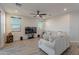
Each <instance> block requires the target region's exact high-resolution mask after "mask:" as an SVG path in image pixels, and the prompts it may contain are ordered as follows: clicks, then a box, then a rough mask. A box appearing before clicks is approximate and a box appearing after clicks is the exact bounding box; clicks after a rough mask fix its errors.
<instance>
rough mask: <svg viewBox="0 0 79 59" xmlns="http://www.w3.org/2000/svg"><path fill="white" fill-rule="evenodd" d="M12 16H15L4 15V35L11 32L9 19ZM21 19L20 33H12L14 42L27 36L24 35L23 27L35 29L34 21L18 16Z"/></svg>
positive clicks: (35, 23)
mask: <svg viewBox="0 0 79 59" xmlns="http://www.w3.org/2000/svg"><path fill="white" fill-rule="evenodd" d="M12 16H16V15H11V14H6V35H7V34H8V33H9V32H11V25H10V22H11V18H10V17H12ZM20 17H21V18H22V19H21V31H20V32H12V33H13V35H14V41H15V40H19V39H20V36H21V35H22V36H24V37H26V36H27V35H25V27H28V26H30V27H37V22H36V19H31V18H27V17H25V16H20Z"/></svg>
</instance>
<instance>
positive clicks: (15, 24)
mask: <svg viewBox="0 0 79 59" xmlns="http://www.w3.org/2000/svg"><path fill="white" fill-rule="evenodd" d="M11 29H12V31H15V32H17V31H21V18H20V17H11Z"/></svg>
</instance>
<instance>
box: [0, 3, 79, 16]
mask: <svg viewBox="0 0 79 59" xmlns="http://www.w3.org/2000/svg"><path fill="white" fill-rule="evenodd" d="M0 5H1V6H2V7H3V9H4V10H5V12H7V13H10V14H16V15H23V16H29V17H33V16H32V15H31V13H35V11H36V10H39V11H41V13H46V14H48V15H47V16H55V15H59V14H63V13H66V12H69V11H76V10H79V4H78V3H22V6H21V7H18V6H16V4H15V3H2V4H0ZM64 8H67V11H64ZM16 10H18V12H17V13H16V12H15V11H16Z"/></svg>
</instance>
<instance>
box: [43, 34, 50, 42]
mask: <svg viewBox="0 0 79 59" xmlns="http://www.w3.org/2000/svg"><path fill="white" fill-rule="evenodd" d="M43 39H44V40H47V41H49V36H48V34H47V33H44V34H43Z"/></svg>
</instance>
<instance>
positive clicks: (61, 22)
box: [45, 14, 70, 34]
mask: <svg viewBox="0 0 79 59" xmlns="http://www.w3.org/2000/svg"><path fill="white" fill-rule="evenodd" d="M69 22H70V15H69V14H64V15H59V16H56V17H52V18H51V19H48V20H47V21H46V23H45V30H47V31H64V32H67V33H68V34H69V26H70V25H69Z"/></svg>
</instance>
